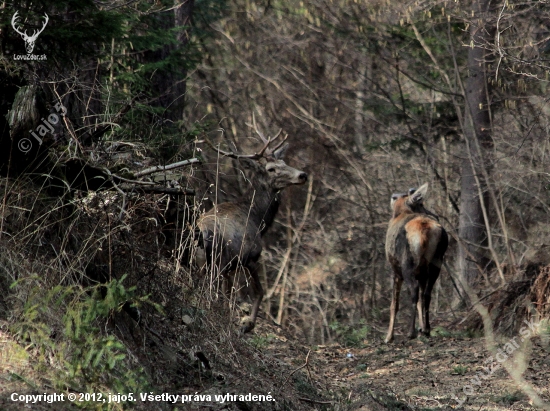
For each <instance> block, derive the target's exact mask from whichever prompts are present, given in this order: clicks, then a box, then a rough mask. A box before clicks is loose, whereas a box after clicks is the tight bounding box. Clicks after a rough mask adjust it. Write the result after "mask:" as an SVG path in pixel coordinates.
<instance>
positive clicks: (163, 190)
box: [119, 183, 195, 196]
mask: <svg viewBox="0 0 550 411" xmlns="http://www.w3.org/2000/svg"><path fill="white" fill-rule="evenodd" d="M119 188H120V189H121V190H122V191H134V190H139V191H141V192H144V193H157V194H174V195H177V194H181V195H186V196H193V195H195V190H192V189H190V188H178V187H164V186H138V187H135V186H131V185H130V184H129V183H127V185H119Z"/></svg>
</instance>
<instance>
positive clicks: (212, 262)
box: [198, 129, 307, 333]
mask: <svg viewBox="0 0 550 411" xmlns="http://www.w3.org/2000/svg"><path fill="white" fill-rule="evenodd" d="M256 132H258V130H257V129H256ZM279 133H280V132H279ZM258 134H259V135H260V137H261V138H262V140H263V141H264V146H263V148H262V149H261V150H260V151H259V152H258V153H256V154H251V155H243V154H235V153H232V152H226V151H222V150H219V149H217V150H218V152H219V153H220V154H222V155H224V156H228V157H232V158H235V159H237V160H239V161H240V162H242V163H244V164H243V165H244V166H245V167H247V168H249V169H250V171H251V173H250V174H251V177H250V188H249V189H248V191H247V192H246V193H245V194H244V195H243V196H241V197H240V198H239V199H237V200H236V201H232V202H228V203H222V204H218V205H215V206H214V208H212V209H211V210H210V211H208V212H206V213H205V214H203V215H202V216H201V217H200V219H199V221H198V227H199V229H200V231H201V234H202V239H203V244H204V251H205V254H206V256H205V257H206V265H207V270H215V273H217V274H222V275H223V276H224V277H225V278H226V280H227V282H228V283H229V288H231V283H232V281H230V280H231V278H230V276H231V275H232V274H233V272H234V271H235V270H236V269H238V268H242V267H245V268H247V269H248V271H249V272H250V277H251V279H252V287H253V289H254V294H255V298H254V302H253V305H252V312H251V314H250V316H249V317H247V318H245V319H244V321H243V327H242V328H241V331H242V332H244V333H246V332H249V331H251V330H253V329H254V326H255V324H256V317H257V315H258V309H259V307H260V303H261V302H262V298H263V295H264V291H263V288H262V284H261V283H260V279H259V277H258V271H257V262H258V259H259V257H260V254H261V252H262V244H261V236H262V235H263V234H264V233H265V232H266V230H267V229H268V228H269V227H270V226H271V224H272V223H273V220H274V218H275V215H276V214H277V210H278V209H279V201H280V191H281V190H282V189H283V188H285V187H288V186H290V185H294V184H304V183H305V182H306V181H307V174H306V173H304V172H303V171H300V170H297V169H295V168H292V167H290V166H288V165H286V164H285V162H284V161H283V160H282V158H283V156H284V154H285V152H286V150H287V148H288V144H285V140H286V137H285V138H284V139H283V140H282V141H281V142H280V143H279V144H278V145H277V146H276V147H274V148H273V149H269V146H270V144H271V143H272V142H273V141H274V140H275V139H276V138H277V137H278V135H279V134H277V136H275V138H273V139H271V138H270V139H266V138H265V137H264V136H263V135H262V134H261V133H260V132H258ZM287 137H288V136H287ZM210 145H211V144H210ZM226 289H227V288H226ZM228 291H230V289H229V290H228Z"/></svg>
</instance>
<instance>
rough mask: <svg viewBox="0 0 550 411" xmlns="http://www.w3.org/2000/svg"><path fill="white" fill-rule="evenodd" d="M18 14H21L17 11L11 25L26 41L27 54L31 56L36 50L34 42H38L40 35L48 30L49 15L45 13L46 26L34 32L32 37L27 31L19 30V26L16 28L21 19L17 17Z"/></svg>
mask: <svg viewBox="0 0 550 411" xmlns="http://www.w3.org/2000/svg"><path fill="white" fill-rule="evenodd" d="M18 13H19V12H18V11H16V12H15V14H14V15H13V17H12V19H11V25H12V27H13V29H14V30H15V31H16V32H17V33H19V35H21V37H22V38H23V40H24V41H25V48H26V49H27V53H28V54H31V53H32V51H33V50H34V42H35V41H36V39H37V38H38V36H39V35H40V33H42V32H43V31H44V29H45V28H46V25H47V24H48V21H49V20H50V19H49V17H48V15H47V14H46V13H44V17H45V20H44V24H43V25H42V28H41V29H40V30H34V33H33V34H32V36H29V35H27V30H25V31H24V32H22V31H21V29H18V28H17V26H16V24H18V23H17V20H18V19H19V16H18V15H17V14H18Z"/></svg>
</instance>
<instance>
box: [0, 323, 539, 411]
mask: <svg viewBox="0 0 550 411" xmlns="http://www.w3.org/2000/svg"><path fill="white" fill-rule="evenodd" d="M399 325H400V326H398V327H397V333H396V334H397V335H396V338H395V342H394V343H392V344H384V343H383V342H382V340H381V338H380V337H381V335H376V336H373V337H372V338H367V339H365V340H363V341H362V343H361V344H359V345H360V346H359V347H355V348H346V347H344V346H342V345H340V344H331V345H318V346H312V347H310V346H307V345H305V344H303V343H302V342H300V341H298V340H296V339H295V338H292V337H291V336H290V335H288V334H287V333H286V331H285V330H283V329H281V328H280V327H276V326H274V325H272V324H269V323H268V322H267V321H265V320H262V319H260V320H259V322H258V325H257V328H256V330H255V331H254V332H253V333H252V334H250V335H246V336H244V337H238V338H242V339H243V340H245V341H247V342H248V343H249V345H248V346H249V349H248V351H247V352H245V353H241V354H240V362H239V364H234V367H235V369H233V370H229V369H228V367H229V368H231V364H230V362H228V361H225V362H224V363H223V365H222V362H221V361H218V364H219V369H218V370H216V367H217V366H216V364H212V372H213V373H214V374H215V375H216V373H220V374H223V375H225V376H226V378H225V381H224V382H223V384H222V385H220V384H216V382H215V380H216V378H212V381H213V382H212V383H209V382H208V378H207V376H206V375H205V376H204V380H203V381H202V383H201V384H198V385H197V386H196V387H193V389H192V391H193V392H194V391H195V390H198V391H199V392H201V391H202V394H206V393H210V394H212V396H214V394H215V393H223V392H226V393H246V392H252V393H255V394H264V395H267V394H268V392H267V390H272V391H269V394H270V395H271V396H272V397H273V399H274V400H275V401H274V402H271V403H270V402H264V403H258V402H255V403H254V402H249V401H246V400H245V401H234V400H233V401H232V400H228V401H226V402H224V403H220V402H214V401H213V402H211V403H202V404H197V403H195V404H193V403H187V404H184V405H182V404H179V405H177V406H169V407H160V406H158V407H157V406H155V405H154V403H149V404H148V405H145V404H142V405H141V406H137V408H139V409H151V410H153V409H172V410H190V411H191V410H241V411H252V410H260V409H261V410H263V409H266V410H267V409H272V410H289V411H295V410H327V411H328V410H350V411H351V410H358V411H370V410H373V411H376V410H424V411H427V410H446V409H459V410H476V411H480V410H487V411H488V410H495V411H496V410H531V409H537V408H535V407H534V406H533V405H532V402H531V400H530V399H529V398H528V396H527V395H525V394H524V393H523V391H522V390H520V388H519V386H518V384H516V383H515V382H514V381H513V379H512V378H511V377H510V376H509V374H508V372H507V371H506V370H505V369H504V367H503V366H502V365H501V364H500V363H499V362H498V361H496V359H492V354H490V353H489V351H488V350H487V349H486V346H485V338H484V337H482V336H471V335H470V336H467V335H465V334H464V333H462V334H459V333H456V334H455V333H449V332H447V331H445V328H443V327H441V325H440V326H439V327H436V328H435V330H434V331H433V332H432V335H433V336H432V337H431V338H430V339H426V338H423V337H420V338H417V339H415V340H409V339H407V338H406V337H405V336H404V335H402V334H401V332H400V331H401V330H402V329H403V328H404V323H403V324H401V323H400V324H399ZM512 338H513V337H512ZM521 338H522V337H521V336H520V335H518V336H517V338H515V340H513V341H514V342H516V341H517V342H520V341H521ZM511 341H512V339H511V338H509V337H506V338H504V337H503V338H502V339H499V340H498V341H497V343H498V345H497V346H498V347H501V348H504V347H506V344H507V343H510V342H511ZM522 344H523V345H522V346H521V348H518V349H517V351H516V352H514V353H512V355H511V356H510V358H508V359H507V360H506V361H507V362H509V363H510V364H513V363H514V361H516V360H518V359H519V354H518V353H520V352H521V353H522V354H521V355H525V358H527V362H525V363H524V365H523V366H522V365H521V364H520V363H521V361H517V362H516V363H515V364H516V366H515V368H516V369H518V367H519V368H521V371H523V372H522V376H523V377H524V378H525V380H526V381H527V382H528V383H529V384H531V385H532V387H533V388H534V390H535V392H537V394H538V395H539V396H540V397H541V398H542V399H543V400H544V401H545V402H546V403H547V404H549V403H550V383H549V382H550V344H549V341H548V337H547V336H544V335H543V336H535V337H533V338H526V339H525V341H523V343H522ZM516 345H517V344H516ZM510 347H514V345H509V346H508V349H509V350H511V348H510ZM239 351H240V350H239ZM512 357H515V358H512ZM502 358H503V357H502V356H501V359H502ZM31 362H32V357H31V356H29V354H28V353H27V352H26V351H25V348H24V347H21V346H20V345H19V344H17V343H16V342H15V341H14V340H13V339H12V338H11V337H10V336H9V335H8V334H7V333H6V332H1V333H0V410H28V409H32V410H65V409H75V408H76V407H73V406H71V404H70V403H63V404H61V403H57V404H51V405H49V404H47V403H44V402H39V403H37V404H24V403H22V402H13V401H11V400H10V398H9V397H10V395H11V393H14V392H17V393H33V394H38V393H41V392H43V391H42V390H44V391H48V392H51V390H50V389H48V387H47V386H42V387H40V388H39V387H38V386H36V385H35V384H34V383H33V381H38V380H39V376H38V375H36V370H35V369H33V368H32V367H31ZM484 367H488V368H484ZM237 368H241V369H242V370H241V371H242V372H240V377H235V376H236V375H237V371H236V369H237ZM489 369H492V373H491V375H488V372H490V371H488V370H489ZM255 374H256V375H255ZM231 375H233V377H231ZM270 380H271V381H270ZM199 386H201V387H202V389H201V388H199ZM270 387H272V388H270ZM165 388H168V387H165ZM263 390H266V392H263ZM466 394H467V395H466Z"/></svg>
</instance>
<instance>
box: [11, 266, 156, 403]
mask: <svg viewBox="0 0 550 411" xmlns="http://www.w3.org/2000/svg"><path fill="white" fill-rule="evenodd" d="M124 279H125V276H123V277H122V278H121V279H120V280H116V279H114V280H112V281H110V282H108V283H105V284H101V285H96V286H92V287H82V286H78V285H68V286H64V285H57V286H55V287H53V288H51V289H49V290H44V289H43V288H42V287H41V286H39V285H35V286H33V287H32V288H30V290H28V291H27V299H26V301H25V302H24V304H23V306H22V308H21V312H20V313H19V316H18V318H17V320H16V321H14V322H13V323H12V324H11V326H10V331H11V332H12V333H13V335H15V336H16V337H17V339H18V340H19V341H21V342H24V343H26V344H27V345H28V346H29V347H30V348H31V349H32V350H34V351H35V354H36V355H35V358H36V359H37V361H36V362H34V363H33V368H34V370H35V371H36V372H37V373H39V374H41V375H43V376H44V378H46V379H47V380H49V381H48V385H51V386H53V387H54V388H55V389H56V390H62V391H67V390H68V391H75V392H96V393H99V392H101V393H103V394H105V397H107V394H108V393H117V392H122V393H128V392H134V393H136V392H142V391H143V392H144V391H147V390H148V388H149V387H150V384H149V382H148V379H147V376H146V375H145V373H144V371H143V369H142V368H141V367H138V366H136V365H135V364H133V360H132V359H131V358H130V357H129V355H128V354H129V353H128V351H127V350H126V348H125V345H124V344H123V343H122V342H121V341H120V340H119V339H118V338H117V337H116V336H115V335H114V334H113V333H110V332H108V328H109V324H110V323H111V322H112V321H113V317H114V316H115V314H117V313H119V312H121V310H122V308H123V306H124V304H126V303H127V302H128V301H132V303H133V305H140V304H143V303H145V302H148V299H147V297H136V295H135V287H128V288H127V287H125V286H124V285H123V281H124ZM36 280H37V279H36V278H34V277H26V278H22V279H21V280H19V281H17V282H15V283H14V284H13V285H12V289H13V290H14V291H17V290H16V289H17V288H18V287H24V286H26V285H25V283H28V282H36V283H37V284H39V282H38V281H36ZM46 318H48V321H45V319H46ZM52 318H53V319H54V320H53V321H52ZM55 318H57V321H56V320H55ZM79 405H81V406H83V407H85V408H90V407H91V408H96V407H97V406H99V405H101V407H102V409H122V408H124V406H123V405H122V404H114V403H111V404H94V403H93V402H89V403H85V402H84V403H80V404H79ZM103 407H106V408H103Z"/></svg>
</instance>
